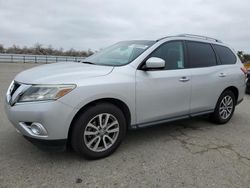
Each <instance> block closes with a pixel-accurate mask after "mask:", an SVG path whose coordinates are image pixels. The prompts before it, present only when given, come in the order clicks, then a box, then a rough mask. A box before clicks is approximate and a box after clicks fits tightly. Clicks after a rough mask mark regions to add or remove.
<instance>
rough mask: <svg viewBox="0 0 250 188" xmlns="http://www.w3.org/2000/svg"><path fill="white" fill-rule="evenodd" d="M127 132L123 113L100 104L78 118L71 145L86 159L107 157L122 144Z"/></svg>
mask: <svg viewBox="0 0 250 188" xmlns="http://www.w3.org/2000/svg"><path fill="white" fill-rule="evenodd" d="M100 119H101V121H100ZM106 120H107V121H106ZM100 122H101V124H100ZM126 130H127V126H126V120H125V117H124V114H123V112H122V111H121V110H120V109H119V108H118V107H117V106H115V105H113V104H110V103H99V104H96V105H95V106H91V107H89V108H88V109H87V110H85V111H84V112H83V113H82V114H81V115H80V116H78V118H77V119H76V121H75V122H74V124H73V130H72V135H71V145H72V148H73V149H74V150H75V151H76V152H77V153H78V154H80V155H81V156H83V157H85V158H88V159H99V158H103V157H107V156H108V155H110V154H112V153H113V152H114V151H115V150H116V149H117V148H118V146H119V145H120V144H121V142H122V140H123V138H124V136H125V134H126Z"/></svg>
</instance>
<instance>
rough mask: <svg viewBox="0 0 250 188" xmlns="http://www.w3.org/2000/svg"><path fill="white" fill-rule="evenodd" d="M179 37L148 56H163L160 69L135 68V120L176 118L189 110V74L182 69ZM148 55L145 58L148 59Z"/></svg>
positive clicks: (139, 122)
mask: <svg viewBox="0 0 250 188" xmlns="http://www.w3.org/2000/svg"><path fill="white" fill-rule="evenodd" d="M184 56H185V55H184V47H183V42H182V41H171V42H166V43H164V44H162V45H161V46H160V47H158V48H157V49H156V50H155V51H153V52H152V53H151V55H150V56H149V57H148V58H150V57H159V58H162V59H163V60H165V62H166V66H165V69H163V70H146V71H145V70H137V72H136V115H137V123H138V124H141V123H150V122H153V121H158V120H165V119H168V118H175V117H176V118H177V117H180V116H182V115H187V114H188V113H189V106H190V95H191V81H192V80H191V74H190V71H189V70H188V69H185V66H186V65H185V57H184ZM148 58H147V59H148Z"/></svg>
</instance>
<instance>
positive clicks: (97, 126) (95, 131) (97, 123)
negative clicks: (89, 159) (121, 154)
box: [84, 113, 119, 152]
mask: <svg viewBox="0 0 250 188" xmlns="http://www.w3.org/2000/svg"><path fill="white" fill-rule="evenodd" d="M118 135H119V123H118V121H117V119H116V117H114V116H113V115H112V114H109V113H102V114H98V115H96V116H95V117H94V118H92V119H91V120H90V121H89V122H88V124H87V126H86V128H85V130H84V143H85V145H86V146H87V147H88V149H90V150H91V151H94V152H103V151H105V150H107V149H109V148H110V147H111V146H112V145H113V144H114V143H115V142H116V140H117V137H118Z"/></svg>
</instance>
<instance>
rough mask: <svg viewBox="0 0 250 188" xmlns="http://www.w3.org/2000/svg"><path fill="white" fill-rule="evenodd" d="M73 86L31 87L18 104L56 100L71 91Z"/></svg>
mask: <svg viewBox="0 0 250 188" xmlns="http://www.w3.org/2000/svg"><path fill="white" fill-rule="evenodd" d="M75 87H76V86H75V85H32V86H31V87H30V88H29V89H27V90H26V91H25V92H24V93H23V94H22V95H21V96H20V98H19V100H18V102H31V101H46V100H56V99H59V98H61V97H63V96H64V95H66V94H68V93H69V92H70V91H72V90H73V89H74V88H75Z"/></svg>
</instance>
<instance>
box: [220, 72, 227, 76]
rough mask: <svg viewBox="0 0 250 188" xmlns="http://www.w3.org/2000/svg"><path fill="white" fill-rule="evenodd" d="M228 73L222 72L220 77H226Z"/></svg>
mask: <svg viewBox="0 0 250 188" xmlns="http://www.w3.org/2000/svg"><path fill="white" fill-rule="evenodd" d="M226 76H227V75H226V74H225V73H223V72H222V73H220V75H219V77H226Z"/></svg>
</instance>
